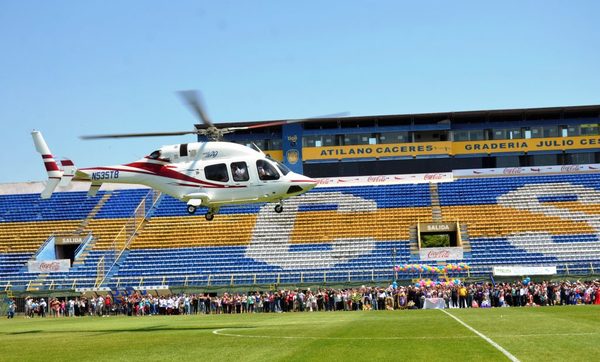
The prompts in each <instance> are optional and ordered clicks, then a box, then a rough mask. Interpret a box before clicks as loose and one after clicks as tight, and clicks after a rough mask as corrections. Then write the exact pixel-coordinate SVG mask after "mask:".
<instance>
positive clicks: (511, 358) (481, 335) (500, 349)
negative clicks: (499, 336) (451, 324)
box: [440, 309, 520, 362]
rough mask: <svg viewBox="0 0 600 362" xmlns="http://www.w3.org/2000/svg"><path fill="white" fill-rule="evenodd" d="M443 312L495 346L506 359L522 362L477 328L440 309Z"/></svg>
mask: <svg viewBox="0 0 600 362" xmlns="http://www.w3.org/2000/svg"><path fill="white" fill-rule="evenodd" d="M440 310H441V311H442V312H444V313H446V314H447V315H449V316H450V317H452V318H453V319H454V320H455V321H457V322H458V323H460V324H462V325H463V326H465V327H466V328H467V329H468V330H470V331H471V332H473V333H475V334H476V335H478V336H479V337H481V338H483V340H484V341H486V342H487V343H489V344H491V345H492V346H494V348H496V349H497V350H498V351H500V352H502V353H503V354H504V355H505V356H506V357H508V359H509V360H511V361H513V362H520V361H519V359H518V358H517V357H515V356H513V355H512V354H511V353H510V352H509V351H507V350H505V349H504V348H502V346H501V345H499V344H498V343H496V342H494V341H492V340H491V339H489V338H488V337H486V336H485V335H484V334H483V333H481V332H479V331H478V330H476V329H475V328H473V327H471V326H470V325H468V324H467V323H465V322H463V321H461V320H460V319H458V317H455V316H454V315H453V314H451V313H450V312H446V310H444V309H440Z"/></svg>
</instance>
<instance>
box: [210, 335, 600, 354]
mask: <svg viewBox="0 0 600 362" xmlns="http://www.w3.org/2000/svg"><path fill="white" fill-rule="evenodd" d="M235 329H241V328H235V327H230V328H219V329H215V330H213V331H212V333H213V334H215V335H217V336H226V337H239V338H266V339H313V340H325V339H327V340H367V341H374V340H431V339H472V338H479V337H481V336H479V335H478V336H395V337H393V336H392V337H320V336H273V335H264V334H263V335H260V334H237V333H230V332H229V331H230V330H235ZM244 329H246V328H244ZM596 334H598V333H594V332H589V333H543V334H503V335H498V336H496V337H548V336H588V335H596ZM517 361H518V360H517Z"/></svg>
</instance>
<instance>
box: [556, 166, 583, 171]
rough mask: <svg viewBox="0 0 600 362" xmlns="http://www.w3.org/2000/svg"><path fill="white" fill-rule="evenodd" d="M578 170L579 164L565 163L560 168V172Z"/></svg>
mask: <svg viewBox="0 0 600 362" xmlns="http://www.w3.org/2000/svg"><path fill="white" fill-rule="evenodd" d="M575 171H579V165H565V166H562V167H561V168H560V172H575Z"/></svg>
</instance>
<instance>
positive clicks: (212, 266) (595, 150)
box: [0, 106, 600, 293]
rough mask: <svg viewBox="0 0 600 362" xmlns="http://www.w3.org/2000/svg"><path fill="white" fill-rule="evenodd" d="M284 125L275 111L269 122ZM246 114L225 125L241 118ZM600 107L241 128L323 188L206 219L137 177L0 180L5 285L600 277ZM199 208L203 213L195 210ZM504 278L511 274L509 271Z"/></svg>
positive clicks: (1, 279) (20, 288)
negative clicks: (108, 183) (51, 186)
mask: <svg viewBox="0 0 600 362" xmlns="http://www.w3.org/2000/svg"><path fill="white" fill-rule="evenodd" d="M274 123H278V122H274ZM245 124H246V123H243V122H242V123H235V124H227V125H225V126H241V125H245ZM599 126H600V106H580V107H557V108H537V109H514V110H490V111H470V112H450V113H434V114H415V115H393V116H392V115H389V116H372V117H346V118H321V119H314V120H308V121H306V122H298V123H290V124H284V125H277V126H273V127H270V128H267V129H266V130H263V131H260V132H239V133H235V134H230V135H227V140H229V141H233V142H238V143H244V144H245V143H255V144H257V145H258V146H259V147H261V148H262V149H264V150H265V152H267V153H269V154H271V156H272V157H274V158H277V159H279V160H282V161H283V162H284V163H285V164H286V165H288V166H289V167H290V168H292V169H293V170H294V171H296V172H300V173H303V174H305V175H308V176H311V177H315V178H318V180H319V186H318V187H316V188H315V189H313V190H312V191H310V192H308V193H307V194H305V195H302V196H299V197H296V198H292V199H290V200H289V201H287V202H286V208H285V211H284V212H283V213H276V212H275V211H273V209H272V207H269V206H268V205H260V204H253V205H242V206H228V207H224V208H222V209H221V211H220V213H219V215H218V217H216V218H215V220H214V221H212V222H210V223H209V222H207V221H205V220H204V217H202V216H193V215H188V214H187V212H186V207H185V203H183V202H181V201H178V200H176V199H173V198H171V197H170V196H167V195H161V194H160V193H158V192H157V191H154V190H151V189H148V188H140V187H135V186H134V187H116V186H115V187H112V188H109V187H107V188H103V189H101V191H99V192H98V193H97V195H96V196H94V197H87V196H86V190H87V188H88V185H84V184H80V185H72V186H69V189H64V188H63V189H59V191H60V192H56V193H54V194H53V195H52V197H51V198H49V199H46V200H42V199H40V197H39V192H40V191H41V190H42V189H43V184H42V183H27V184H25V183H21V184H5V185H0V291H7V292H8V291H11V292H17V293H18V292H28V293H30V292H34V291H40V292H43V291H60V290H70V291H75V290H99V289H104V290H107V289H110V290H118V289H125V288H140V289H142V288H154V287H169V288H180V289H181V288H217V287H242V288H244V287H245V288H249V287H252V286H269V285H270V286H272V285H326V284H332V283H338V284H343V283H349V284H350V283H366V282H367V283H368V282H377V283H380V282H388V281H391V280H411V279H415V278H422V277H436V275H434V274H432V273H429V272H428V271H427V270H425V271H423V270H414V269H410V268H409V269H406V268H405V269H402V268H395V267H396V266H398V265H408V264H420V265H430V266H431V267H437V266H441V265H459V263H461V264H463V265H465V264H466V265H468V266H469V267H468V268H452V267H451V268H450V269H449V271H448V272H447V273H445V274H444V275H443V276H437V277H444V278H489V277H490V276H491V275H499V276H501V275H535V274H536V273H538V274H541V275H593V274H597V271H598V270H599V269H600V132H599ZM199 214H202V213H199ZM503 273H504V274H503Z"/></svg>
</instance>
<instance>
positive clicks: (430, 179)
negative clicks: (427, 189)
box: [316, 172, 454, 187]
mask: <svg viewBox="0 0 600 362" xmlns="http://www.w3.org/2000/svg"><path fill="white" fill-rule="evenodd" d="M316 180H317V187H334V186H335V187H339V186H368V185H386V184H418V183H437V182H451V181H454V178H453V176H452V172H437V173H417V174H412V175H384V176H349V177H324V178H317V179H316Z"/></svg>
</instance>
